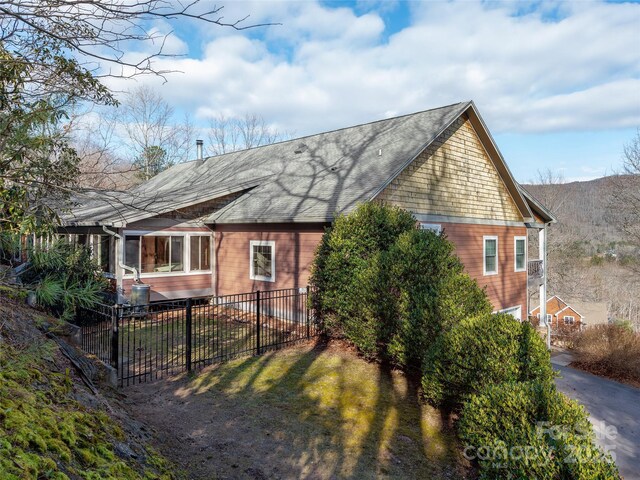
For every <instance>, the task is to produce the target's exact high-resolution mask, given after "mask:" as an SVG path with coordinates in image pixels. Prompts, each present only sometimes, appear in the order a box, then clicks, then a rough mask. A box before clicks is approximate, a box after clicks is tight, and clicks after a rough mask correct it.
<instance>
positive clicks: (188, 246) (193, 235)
mask: <svg viewBox="0 0 640 480" xmlns="http://www.w3.org/2000/svg"><path fill="white" fill-rule="evenodd" d="M186 237H187V238H186V243H187V244H188V245H185V252H186V254H187V255H189V258H187V259H186V262H185V265H186V266H188V267H189V268H188V270H187V271H188V272H189V273H195V274H197V273H212V272H213V270H212V265H213V261H212V259H213V256H212V250H213V236H212V235H211V234H210V233H204V232H203V233H202V234H200V233H189V234H188V235H187V236H186ZM192 237H209V269H207V270H191V238H192Z"/></svg>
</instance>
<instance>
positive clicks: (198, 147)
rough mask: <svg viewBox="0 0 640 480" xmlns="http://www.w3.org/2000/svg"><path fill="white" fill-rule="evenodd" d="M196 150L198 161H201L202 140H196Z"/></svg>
mask: <svg viewBox="0 0 640 480" xmlns="http://www.w3.org/2000/svg"><path fill="white" fill-rule="evenodd" d="M196 151H197V157H198V158H197V160H198V163H202V140H196Z"/></svg>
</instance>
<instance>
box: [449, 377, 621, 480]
mask: <svg viewBox="0 0 640 480" xmlns="http://www.w3.org/2000/svg"><path fill="white" fill-rule="evenodd" d="M457 426H458V433H459V435H460V437H461V439H462V442H463V444H464V445H465V455H466V456H467V458H469V459H474V460H477V461H478V463H479V465H480V470H481V475H482V478H523V479H525V478H537V479H574V478H575V479H578V478H579V479H594V480H595V479H613V478H619V475H618V472H617V469H616V467H615V464H613V462H612V460H611V458H610V457H609V456H608V455H604V454H603V453H602V452H601V451H600V450H599V449H598V448H597V446H596V445H595V443H594V435H593V429H592V427H591V424H590V423H589V420H588V418H587V414H586V412H585V411H584V408H583V407H582V406H581V405H579V404H578V403H577V402H575V401H573V400H570V399H568V398H567V397H565V396H564V395H563V394H561V393H560V392H558V391H557V390H556V389H555V386H554V385H553V384H552V383H549V382H544V381H533V382H509V383H502V384H498V385H488V386H487V387H486V388H485V389H483V390H482V392H481V393H479V394H474V395H471V396H470V397H469V398H468V399H467V401H466V402H465V403H464V406H463V408H462V412H461V416H460V420H459V422H458V425H457Z"/></svg>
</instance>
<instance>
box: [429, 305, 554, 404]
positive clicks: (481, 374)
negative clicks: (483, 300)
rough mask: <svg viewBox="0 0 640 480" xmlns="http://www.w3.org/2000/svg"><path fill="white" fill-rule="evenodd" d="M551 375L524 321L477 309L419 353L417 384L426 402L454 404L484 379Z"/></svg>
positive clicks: (540, 347) (545, 353) (541, 344)
mask: <svg viewBox="0 0 640 480" xmlns="http://www.w3.org/2000/svg"><path fill="white" fill-rule="evenodd" d="M553 375H554V374H553V369H552V367H551V362H550V359H549V352H548V351H547V349H546V347H545V345H544V342H543V341H542V338H540V336H539V335H537V334H536V332H535V330H534V329H533V327H532V326H531V325H530V324H528V323H526V322H523V323H520V322H518V321H517V320H516V319H514V318H513V317H512V316H511V315H506V314H481V315H477V316H475V317H469V318H465V319H463V320H462V321H461V322H459V323H458V324H456V325H454V326H453V327H452V328H451V329H450V330H448V331H445V332H444V333H443V334H442V335H441V336H439V337H438V339H437V340H436V342H435V343H434V344H433V346H432V347H431V348H430V349H429V351H428V352H427V354H426V356H425V358H424V362H423V368H422V388H423V394H424V396H425V398H426V399H427V401H429V402H430V403H431V404H433V405H436V406H444V407H447V408H458V407H459V406H460V405H461V404H462V402H463V401H464V400H465V398H466V397H467V396H468V395H470V394H473V393H477V392H479V391H480V390H481V389H482V388H483V387H484V386H486V385H493V384H499V383H503V382H514V381H527V380H541V381H545V382H550V381H551V380H552V379H553Z"/></svg>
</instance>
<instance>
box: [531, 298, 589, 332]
mask: <svg viewBox="0 0 640 480" xmlns="http://www.w3.org/2000/svg"><path fill="white" fill-rule="evenodd" d="M529 315H530V316H532V317H535V318H537V319H538V320H539V321H540V324H541V325H549V324H550V325H551V329H552V330H554V331H557V330H563V331H579V330H581V329H582V326H583V325H584V320H583V319H584V317H583V316H582V315H581V314H580V313H579V312H578V311H577V310H576V309H575V308H574V307H572V306H571V305H569V304H568V303H567V302H565V301H564V300H562V299H561V298H560V297H558V296H557V295H554V296H553V297H551V298H549V299H548V300H547V311H546V316H542V315H541V313H540V306H537V307H536V308H534V309H533V310H531V312H529Z"/></svg>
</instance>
